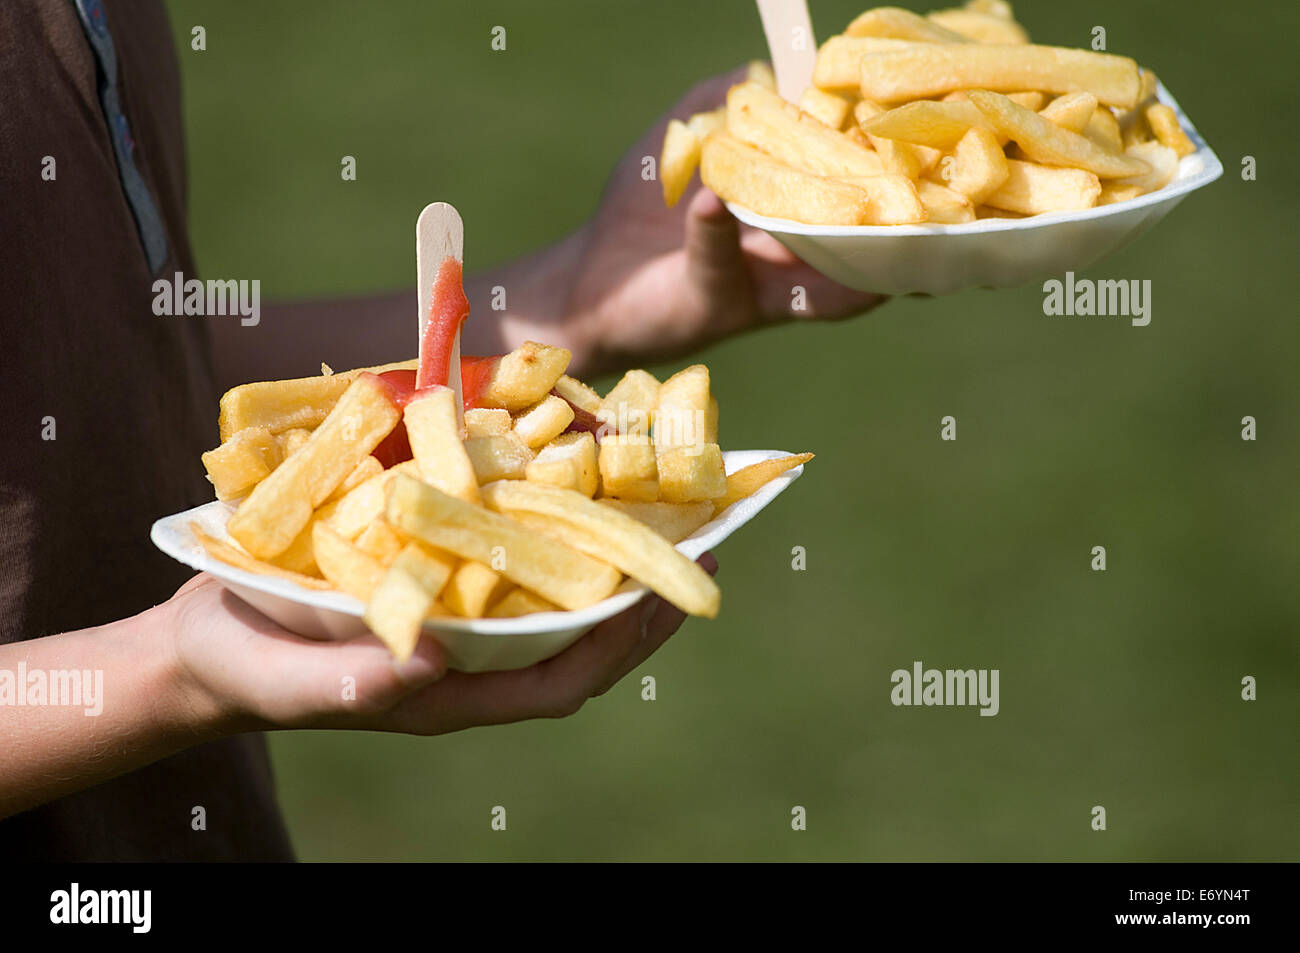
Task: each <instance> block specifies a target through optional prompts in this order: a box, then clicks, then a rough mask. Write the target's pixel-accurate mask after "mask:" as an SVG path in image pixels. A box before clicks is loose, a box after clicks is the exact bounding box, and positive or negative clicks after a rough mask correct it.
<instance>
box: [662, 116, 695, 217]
mask: <svg viewBox="0 0 1300 953" xmlns="http://www.w3.org/2000/svg"><path fill="white" fill-rule="evenodd" d="M701 145H702V143H701V142H700V139H699V137H698V136H696V135H695V133H694V132H692V131H691V128H690V127H689V126H688V125H686V123H684V122H682V121H681V120H680V119H672V120H670V121H669V122H668V129H667V130H666V131H665V132H664V148H663V152H662V153H661V154H660V156H659V179H660V182H662V184H663V187H664V204H665V205H667V206H668V207H669V208H672V207H673V206H674V205H676V204H677V202H678V200H679V199H680V198H681V197H682V193H683V192H685V191H686V186H688V185H690V184H691V176H693V175H694V174H695V167H696V166H698V165H699V164H700V146H701Z"/></svg>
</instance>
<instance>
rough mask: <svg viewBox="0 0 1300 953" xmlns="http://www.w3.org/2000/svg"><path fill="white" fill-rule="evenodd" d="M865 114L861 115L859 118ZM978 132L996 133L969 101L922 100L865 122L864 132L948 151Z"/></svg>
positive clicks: (863, 123)
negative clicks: (968, 134)
mask: <svg viewBox="0 0 1300 953" xmlns="http://www.w3.org/2000/svg"><path fill="white" fill-rule="evenodd" d="M864 102H865V100H864ZM865 112H866V111H865V110H863V111H861V112H860V113H859V116H860V117H861V115H862V114H863V113H865ZM859 121H862V120H861V118H860V119H859ZM976 128H979V129H987V130H989V131H993V128H994V127H993V124H992V123H990V122H989V120H988V119H987V118H986V117H985V116H984V114H983V113H982V112H980V111H979V109H978V108H976V106H975V104H974V103H972V102H970V101H969V100H954V101H952V102H942V103H941V102H934V101H933V100H928V99H925V100H920V101H919V102H915V103H907V104H906V105H903V106H898V107H895V108H894V109H889V110H886V111H884V112H881V113H880V114H879V115H876V116H874V117H871V118H867V119H866V120H865V121H863V122H862V130H863V131H864V132H866V133H867V134H868V135H871V136H878V137H880V138H882V139H897V140H899V141H900V142H910V143H914V144H918V145H924V146H931V147H933V148H936V149H942V150H945V151H947V150H950V149H952V148H953V147H954V146H956V145H957V143H958V142H959V141H961V137H962V136H964V135H966V133H967V132H969V131H970V130H971V129H976Z"/></svg>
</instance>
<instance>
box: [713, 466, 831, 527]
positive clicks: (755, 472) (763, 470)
mask: <svg viewBox="0 0 1300 953" xmlns="http://www.w3.org/2000/svg"><path fill="white" fill-rule="evenodd" d="M812 458H813V454H811V453H794V454H791V455H790V456H788V457H776V458H775V459H772V460H762V461H760V462H758V463H751V464H750V465H749V466H747V467H743V468H741V469H739V470H737V471H736V472H735V473H728V474H727V492H726V495H724V496H723V497H722V498H721V499H719V500H715V501H714V503H713V512H714V515H717V514H719V513H721V512H722V511H723V510H725V509H726V508H727V507H729V506H730V505H731V504H732V503H735V502H736V501H737V500H743V499H744V498H745V497H747V496H750V495H752V494H754V493H757V492H758V491H759V490H760V489H762V488H763V487H764V486H766V485H767V484H769V483H771V482H772V481H773V480H775V479H776V478H777V477H779V476H780V475H781V474H782V473H785V472H786V471H788V470H793V469H794V468H795V467H798V466H802V465H803V464H805V463H807V462H808V461H809V460H811V459H812Z"/></svg>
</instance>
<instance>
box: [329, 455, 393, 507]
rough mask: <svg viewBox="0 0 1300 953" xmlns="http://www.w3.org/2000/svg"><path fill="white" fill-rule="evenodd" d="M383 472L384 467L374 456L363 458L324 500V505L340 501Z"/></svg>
mask: <svg viewBox="0 0 1300 953" xmlns="http://www.w3.org/2000/svg"><path fill="white" fill-rule="evenodd" d="M383 472H384V465H383V464H382V463H380V462H379V458H378V457H376V456H375V455H374V454H371V455H369V456H367V457H363V458H362V460H361V462H360V463H358V464H357V465H356V466H355V467H353V469H352V472H351V473H349V474H348V475H347V476H345V477H344V478H343V482H342V483H340V484H339V485H338V486H337V487H336V488H335V490H334V492H333V493H331V494H330V495H329V498H328V499H326V501H325V502H326V503H329V502H332V501H333V500H340V499H342V498H343V497H345V496H347V495H348V494H349V493H351V492H352V491H353V490H354V489H356V488H357V487H359V486H360V485H361V484H362V483H365V482H366V481H367V480H369V479H372V478H373V477H376V476H378V475H379V474H381V473H383Z"/></svg>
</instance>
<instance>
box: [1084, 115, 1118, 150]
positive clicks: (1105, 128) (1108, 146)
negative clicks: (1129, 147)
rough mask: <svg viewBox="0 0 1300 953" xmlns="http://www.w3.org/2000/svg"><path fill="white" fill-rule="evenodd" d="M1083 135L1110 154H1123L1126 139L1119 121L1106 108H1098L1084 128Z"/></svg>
mask: <svg viewBox="0 0 1300 953" xmlns="http://www.w3.org/2000/svg"><path fill="white" fill-rule="evenodd" d="M1083 134H1084V135H1085V136H1087V137H1088V138H1089V139H1091V140H1092V141H1093V142H1095V143H1097V145H1099V146H1101V147H1102V148H1103V149H1105V150H1107V151H1108V152H1123V151H1124V138H1123V136H1122V135H1121V134H1120V131H1119V120H1118V119H1116V118H1115V114H1114V113H1113V112H1111V111H1110V109H1109V108H1108V107H1106V106H1098V107H1097V110H1096V111H1095V112H1094V113H1093V114H1092V118H1091V119H1089V120H1088V125H1087V126H1085V127H1084V129H1083Z"/></svg>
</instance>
